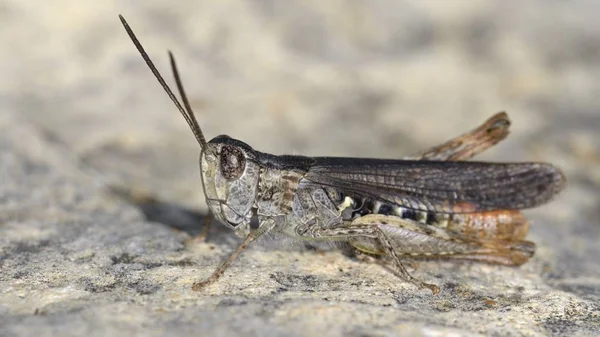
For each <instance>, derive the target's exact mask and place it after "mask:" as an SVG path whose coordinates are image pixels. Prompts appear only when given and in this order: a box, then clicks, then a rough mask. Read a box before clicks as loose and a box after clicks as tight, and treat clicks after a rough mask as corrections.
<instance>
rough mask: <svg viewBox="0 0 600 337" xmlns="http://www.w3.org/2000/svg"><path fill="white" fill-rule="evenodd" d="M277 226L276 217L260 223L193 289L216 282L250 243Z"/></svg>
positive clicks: (197, 289) (196, 289)
mask: <svg viewBox="0 0 600 337" xmlns="http://www.w3.org/2000/svg"><path fill="white" fill-rule="evenodd" d="M274 226H275V219H273V218H267V219H266V220H264V222H263V223H261V224H260V225H259V227H258V228H257V229H255V230H253V231H250V232H249V233H248V235H247V236H246V238H245V239H244V241H242V243H241V244H240V245H239V246H238V247H237V249H236V250H235V251H234V252H233V253H232V254H231V255H230V256H229V258H227V260H225V262H223V263H222V264H221V265H220V266H219V267H218V268H217V269H216V270H215V271H214V272H213V273H212V275H211V276H210V277H209V278H207V279H205V280H202V281H198V282H194V284H193V285H192V290H194V291H199V290H201V289H202V288H205V287H207V286H209V285H211V284H213V283H215V282H216V281H217V280H218V279H219V278H220V277H221V275H223V273H224V272H225V270H226V269H227V268H229V266H230V265H231V263H232V262H233V261H234V260H235V259H236V258H237V257H238V256H239V255H240V254H241V253H242V252H243V251H244V250H245V249H246V248H247V247H248V245H249V244H250V243H252V242H253V241H255V240H256V239H258V238H259V237H260V236H262V235H263V234H264V233H266V232H268V231H270V230H271V229H272V228H273V227H274Z"/></svg>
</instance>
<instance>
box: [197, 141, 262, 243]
mask: <svg viewBox="0 0 600 337" xmlns="http://www.w3.org/2000/svg"><path fill="white" fill-rule="evenodd" d="M256 158H257V154H256V152H255V151H254V150H253V149H252V148H251V147H250V146H249V145H248V144H246V143H244V142H241V141H239V140H236V139H233V138H230V137H228V136H218V137H215V138H213V139H212V140H211V141H210V142H208V143H207V144H206V147H205V148H204V149H203V151H202V152H201V153H200V174H201V175H202V183H203V184H204V195H205V196H206V203H207V204H208V207H209V208H210V210H211V212H212V213H213V214H214V215H215V217H216V218H218V219H219V220H221V222H223V223H224V224H226V225H227V226H228V227H231V228H232V229H236V230H242V231H244V230H247V228H245V227H248V226H249V224H250V219H251V217H252V207H253V205H254V200H255V197H256V193H257V186H258V177H259V166H258V164H257V161H256ZM248 228H249V227H248Z"/></svg>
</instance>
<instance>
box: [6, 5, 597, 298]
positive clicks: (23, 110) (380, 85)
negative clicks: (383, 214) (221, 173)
mask: <svg viewBox="0 0 600 337" xmlns="http://www.w3.org/2000/svg"><path fill="white" fill-rule="evenodd" d="M599 12H600V2H598V1H593V0H590V1H585V0H581V1H558V0H530V1H518V0H504V1H483V0H480V1H477V0H449V1H441V0H440V1H421V0H403V1H399V0H369V1H367V0H362V1H361V0H351V1H341V0H330V1H318V0H302V1H300V0H287V1H275V0H248V1H234V0H229V1H227V0H223V1H217V0H214V1H176V2H174V1H166V0H164V1H160V0H154V1H150V0H122V1H116V0H112V1H109V0H105V1H94V2H92V1H68V0H55V1H16V0H13V1H9V0H3V1H0V46H2V47H1V48H0V60H1V62H0V126H1V128H0V130H4V131H3V132H4V133H5V135H4V136H2V137H0V140H2V143H3V144H1V143H0V147H4V148H7V149H8V151H9V152H11V151H15V152H17V151H22V152H24V153H28V154H30V155H31V156H32V157H36V158H40V160H43V161H47V162H49V163H51V167H52V169H53V170H58V171H60V172H63V173H65V172H66V173H65V174H67V175H68V174H73V175H80V174H81V175H83V176H85V177H88V178H91V179H92V180H94V181H95V182H97V183H98V184H99V185H100V186H102V185H103V184H105V183H109V184H115V185H120V186H126V187H131V188H135V189H138V190H142V191H144V192H146V193H149V194H151V195H153V196H155V197H156V198H158V199H160V200H165V201H168V202H172V203H176V204H178V205H182V206H186V207H190V208H194V209H198V210H204V209H206V206H205V204H204V196H203V194H202V189H201V182H200V178H199V173H198V152H199V147H198V145H197V143H196V142H195V140H194V137H193V136H192V134H191V132H190V130H189V129H188V127H187V125H186V124H185V121H184V120H183V118H182V117H181V116H180V115H179V113H178V112H177V110H176V109H175V107H174V106H173V105H172V103H171V102H170V100H169V99H168V97H167V96H166V94H165V93H164V92H163V90H162V88H160V86H159V85H158V83H157V82H156V80H155V79H154V77H153V76H152V74H151V73H150V71H149V70H148V68H147V67H146V65H145V63H144V62H143V61H142V59H141V57H140V56H139V54H138V52H137V51H136V49H135V48H134V46H133V44H132V43H131V41H130V40H129V38H128V37H127V35H126V33H125V31H124V29H123V27H122V26H121V23H120V22H119V19H118V17H117V15H118V14H122V15H123V16H124V17H125V18H126V19H127V20H128V22H129V24H130V25H131V27H132V28H133V30H134V32H135V33H136V34H137V36H138V38H139V39H140V41H141V42H142V44H143V45H144V47H145V48H146V50H147V52H148V53H149V54H150V56H151V57H152V59H153V60H154V62H155V64H156V66H157V67H158V68H159V70H160V71H161V72H162V74H163V76H164V77H165V78H166V79H167V81H168V82H169V83H173V81H172V76H171V72H170V68H169V63H168V57H167V50H171V51H172V52H173V53H174V54H175V56H176V58H177V61H178V65H179V69H180V71H181V73H182V77H183V82H184V85H185V87H186V90H187V93H188V95H189V97H190V100H191V103H192V106H193V107H194V109H195V111H196V114H197V116H198V119H199V122H200V125H201V126H202V128H203V130H204V133H205V135H206V137H207V138H208V139H210V138H212V137H214V136H216V135H219V134H228V135H230V136H232V137H235V138H238V139H241V140H243V141H245V142H247V143H249V144H250V145H251V146H253V147H254V148H255V149H257V150H260V151H263V152H270V153H274V154H304V155H310V156H319V155H328V156H357V157H382V158H400V157H402V156H405V155H410V154H411V153H414V152H418V151H420V150H423V149H426V148H428V147H431V146H433V145H436V144H439V143H441V142H443V141H445V140H447V139H450V138H452V137H454V136H457V135H459V134H461V133H463V132H466V131H468V130H470V129H472V128H474V127H476V126H477V125H479V124H480V123H482V122H483V121H484V120H485V119H487V118H488V117H489V116H491V115H492V114H494V113H496V112H499V111H506V112H507V113H508V114H509V116H510V117H511V119H512V122H513V124H512V126H511V135H510V136H509V137H508V138H507V139H506V140H505V141H503V142H502V143H500V144H499V145H497V146H496V147H495V148H493V149H491V150H489V151H488V152H486V153H485V154H484V155H482V156H480V157H478V159H483V160H492V161H530V160H535V161H547V162H552V163H554V164H556V165H558V166H559V167H561V168H562V169H563V170H564V171H565V173H566V175H567V178H568V181H569V188H568V189H567V190H566V191H565V192H564V193H563V194H561V195H560V196H559V198H558V199H557V200H556V201H555V202H553V203H551V204H549V205H547V206H544V207H542V208H539V209H536V210H532V211H531V212H529V213H528V214H530V215H531V217H532V219H533V228H532V232H533V233H532V239H533V240H534V241H537V242H538V246H539V247H540V248H539V250H538V251H539V253H540V254H541V256H546V257H547V258H545V259H546V260H550V261H552V264H555V266H556V268H555V269H553V273H556V275H560V277H557V278H562V279H563V280H564V279H568V280H569V281H568V282H567V281H565V282H562V281H556V282H559V283H560V282H562V283H561V286H559V287H562V288H561V289H567V288H569V289H571V290H572V289H575V290H573V291H574V292H575V293H579V294H585V296H591V295H590V294H595V295H594V296H600V295H599V294H600V287H599V286H598V285H599V284H600V282H599V281H598V280H599V278H600V276H599V275H598V270H600V262H597V261H596V258H595V257H596V256H597V255H598V254H600V248H598V246H597V238H598V237H599V236H600V224H599V221H598V218H599V217H600V198H599V197H600V194H599V190H600V80H599V79H600V20H598V13H599ZM11 130H12V131H11ZM15 130H17V131H15ZM32 136H35V137H38V138H39V140H41V141H33V140H32V139H33V138H32ZM35 137H34V138H35ZM38 138H36V139H38ZM48 147H51V148H52V151H49V150H48ZM4 177H5V179H7V180H6V181H8V179H12V178H11V175H10V174H5V175H4ZM37 184H38V185H37V186H40V187H41V186H42V185H43V184H44V182H43V181H40V182H38V183H37ZM6 200H8V199H6ZM7 217H9V216H7ZM544 254H546V255H544ZM548 256H551V257H548ZM551 279H552V277H549V278H548V280H551ZM596 298H597V297H596Z"/></svg>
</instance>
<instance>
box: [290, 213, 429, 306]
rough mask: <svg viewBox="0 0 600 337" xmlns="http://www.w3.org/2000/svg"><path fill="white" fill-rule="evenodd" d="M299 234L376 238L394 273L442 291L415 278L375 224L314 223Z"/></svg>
mask: <svg viewBox="0 0 600 337" xmlns="http://www.w3.org/2000/svg"><path fill="white" fill-rule="evenodd" d="M296 234H298V235H299V236H301V237H304V238H311V239H315V240H336V239H338V240H339V239H342V240H345V239H348V238H369V239H375V240H377V241H378V243H379V244H380V245H381V247H382V248H383V250H384V251H385V254H386V255H387V256H389V257H390V259H391V260H392V263H393V265H394V274H395V275H396V276H398V277H399V278H401V279H402V280H404V281H406V282H409V283H412V284H414V285H416V286H417V287H419V288H420V289H424V288H427V289H429V290H431V292H432V293H433V294H434V295H435V294H437V293H439V292H440V288H439V287H438V286H436V285H434V284H429V283H425V282H423V281H421V280H418V279H416V278H414V277H413V276H412V275H410V274H409V273H408V271H407V270H406V268H405V267H404V265H403V264H402V262H401V261H400V258H398V255H397V254H396V251H395V250H394V247H393V246H392V244H391V243H390V240H389V239H388V238H387V236H386V235H385V233H384V232H383V231H382V230H381V229H380V228H379V226H378V225H375V224H351V223H349V222H345V223H344V224H343V225H341V226H339V227H334V228H322V227H321V226H319V225H318V224H313V225H311V226H309V227H308V228H305V229H304V230H298V231H297V233H296Z"/></svg>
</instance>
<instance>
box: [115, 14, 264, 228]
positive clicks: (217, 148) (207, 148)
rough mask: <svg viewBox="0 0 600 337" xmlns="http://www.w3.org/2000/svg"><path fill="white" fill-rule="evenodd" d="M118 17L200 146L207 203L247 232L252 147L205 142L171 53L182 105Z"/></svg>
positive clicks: (224, 139) (254, 173)
mask: <svg viewBox="0 0 600 337" xmlns="http://www.w3.org/2000/svg"><path fill="white" fill-rule="evenodd" d="M119 17H120V19H121V22H122V23H123V27H125V30H126V31H127V34H128V35H129V37H130V38H131V41H133V44H134V45H135V47H136V48H137V50H138V51H139V52H140V55H141V56H142V58H143V59H144V61H146V64H147V65H148V67H149V68H150V70H151V71H152V73H153V74H154V76H155V77H156V79H157V80H158V82H159V83H160V85H161V86H162V87H163V89H164V90H165V92H166V93H167V95H168V96H169V98H171V101H173V104H175V106H176V107H177V109H178V110H179V112H180V113H181V115H182V116H183V118H184V119H185V121H186V122H187V124H188V125H189V127H190V129H191V130H192V132H193V133H194V136H195V137H196V140H197V141H198V144H199V145H200V148H201V149H202V150H201V152H200V172H201V175H202V181H203V183H204V194H205V196H206V202H207V204H208V207H209V208H210V210H211V211H212V213H213V214H214V216H215V217H216V218H218V219H219V220H221V222H223V223H224V224H226V225H227V226H228V227H230V228H233V229H235V230H236V233H237V234H238V235H239V234H244V233H249V231H250V219H251V218H252V206H253V204H254V199H255V196H256V190H257V185H258V175H259V167H258V165H257V160H256V159H257V154H256V151H254V150H253V149H252V148H251V147H250V146H249V145H247V144H245V143H243V142H241V141H239V140H235V139H232V138H230V137H228V136H218V137H215V138H214V139H213V140H211V141H210V142H208V143H207V142H206V139H205V138H204V134H203V133H202V130H201V129H200V125H199V124H198V121H197V120H196V117H195V116H194V112H193V111H192V108H191V106H190V103H189V101H188V99H187V96H186V94H185V90H184V89H183V85H182V84H181V78H180V77H179V71H178V70H177V65H176V64H175V58H174V57H173V55H172V54H171V53H170V52H169V58H170V60H171V69H172V70H173V76H174V77H175V83H176V84H177V88H178V89H179V93H180V95H181V100H182V102H183V106H182V105H181V103H179V100H178V99H177V97H176V96H175V95H174V94H173V92H172V91H171V88H170V87H169V85H168V84H167V83H166V82H165V80H164V79H163V77H162V75H160V73H159V72H158V70H157V69H156V67H155V66H154V63H152V60H150V57H149V56H148V54H147V53H146V51H145V50H144V47H142V44H141V43H140V42H139V41H138V39H137V37H136V36H135V34H134V33H133V31H132V30H131V28H130V27H129V25H128V24H127V22H126V21H125V19H124V18H123V17H122V16H119ZM184 106H185V109H184Z"/></svg>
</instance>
